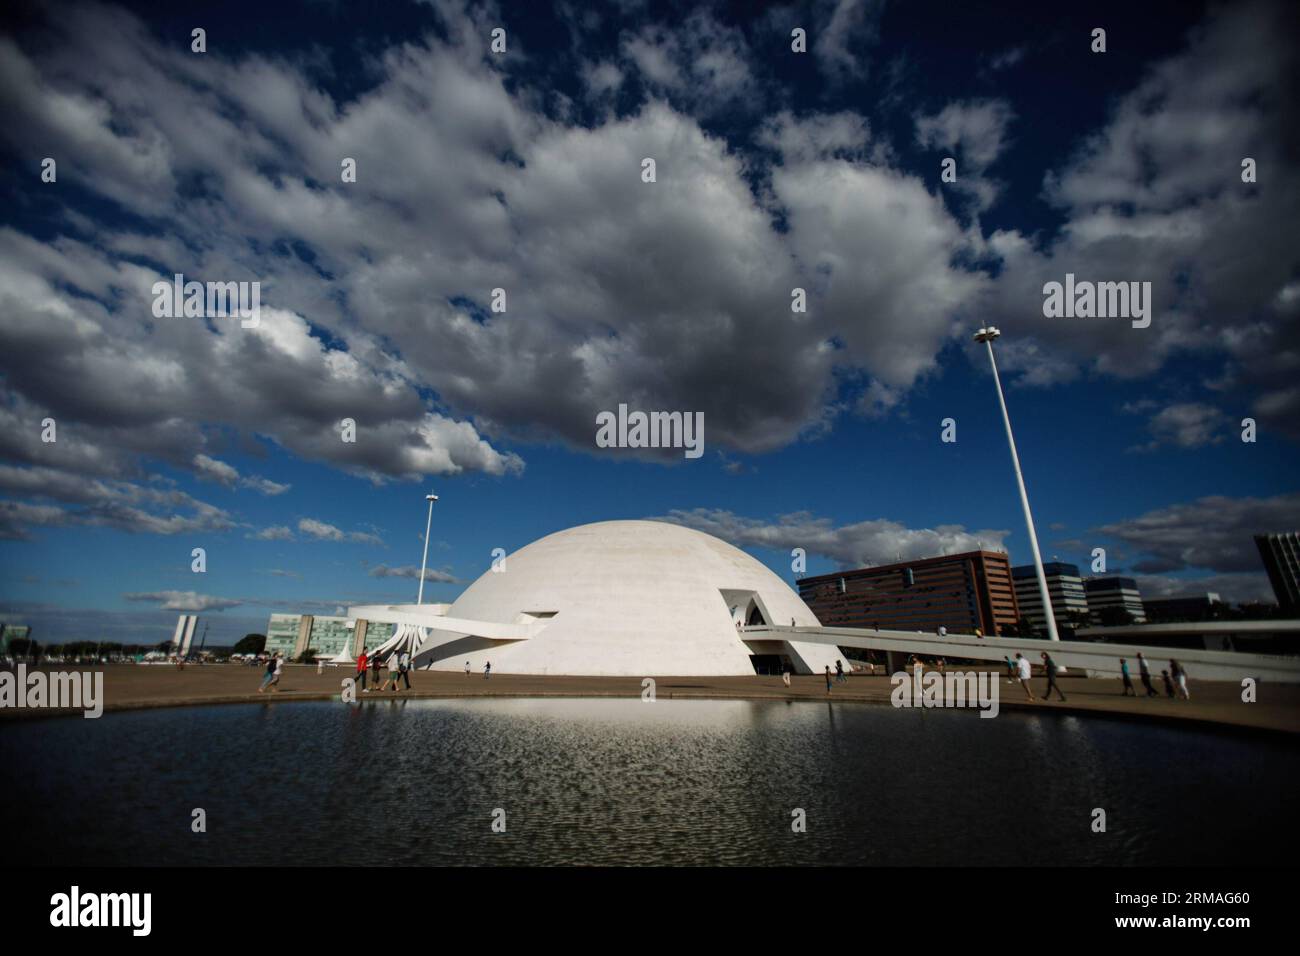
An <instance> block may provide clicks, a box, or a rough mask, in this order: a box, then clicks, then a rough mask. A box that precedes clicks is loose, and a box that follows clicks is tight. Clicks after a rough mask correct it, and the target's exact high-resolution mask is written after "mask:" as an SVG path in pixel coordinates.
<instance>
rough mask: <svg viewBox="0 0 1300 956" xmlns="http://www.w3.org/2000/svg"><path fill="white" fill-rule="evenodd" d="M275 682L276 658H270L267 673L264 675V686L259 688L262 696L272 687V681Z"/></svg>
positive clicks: (267, 662) (267, 661)
mask: <svg viewBox="0 0 1300 956" xmlns="http://www.w3.org/2000/svg"><path fill="white" fill-rule="evenodd" d="M273 680H275V657H274V656H271V657H268V658H267V660H266V673H264V674H263V675H262V686H261V687H259V688H257V692H258V693H259V694H260V693H262V691H264V690H266V689H267V688H268V687H270V686H271V681H273Z"/></svg>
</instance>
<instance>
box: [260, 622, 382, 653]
mask: <svg viewBox="0 0 1300 956" xmlns="http://www.w3.org/2000/svg"><path fill="white" fill-rule="evenodd" d="M304 619H305V620H306V621H307V622H308V625H307V626H308V627H309V628H310V635H309V637H308V639H307V646H306V648H304V650H312V651H314V652H315V653H316V656H317V657H327V658H328V657H337V656H338V655H339V654H340V653H341V652H342V651H343V650H344V649H345V648H346V649H347V652H348V654H349V655H350V656H355V655H356V648H355V647H354V646H353V645H352V639H353V637H354V636H355V635H356V630H355V628H352V627H348V623H349V622H348V619H347V618H346V617H318V616H315V615H311V614H306V615H303V614H272V615H271V619H270V621H269V622H268V623H267V625H266V651H267V653H268V654H283V655H284V656H285V657H287V658H293V657H294V651H295V650H296V649H297V647H298V635H299V634H300V633H301V631H302V626H303V621H304ZM396 630H397V625H396V624H384V623H380V622H369V621H368V622H366V636H365V641H366V647H368V648H374V647H376V646H378V645H379V644H382V643H383V642H384V641H386V640H388V639H389V638H390V637H392V636H393V633H394V632H395V631H396Z"/></svg>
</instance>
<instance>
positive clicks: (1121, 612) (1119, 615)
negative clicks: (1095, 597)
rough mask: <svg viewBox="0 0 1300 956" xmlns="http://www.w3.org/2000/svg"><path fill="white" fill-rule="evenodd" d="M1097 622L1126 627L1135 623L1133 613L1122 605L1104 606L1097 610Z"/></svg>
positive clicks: (1103, 625)
mask: <svg viewBox="0 0 1300 956" xmlns="http://www.w3.org/2000/svg"><path fill="white" fill-rule="evenodd" d="M1097 623H1098V624H1100V625H1101V626H1102V627H1124V626H1125V625H1127V624H1132V623H1133V615H1132V614H1130V613H1129V612H1128V611H1126V610H1125V609H1124V608H1122V607H1104V608H1102V609H1101V610H1099V611H1098V612H1097Z"/></svg>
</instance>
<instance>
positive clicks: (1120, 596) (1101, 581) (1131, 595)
mask: <svg viewBox="0 0 1300 956" xmlns="http://www.w3.org/2000/svg"><path fill="white" fill-rule="evenodd" d="M1083 589H1084V591H1085V592H1086V593H1087V595H1088V614H1089V617H1091V618H1092V622H1093V623H1094V624H1106V623H1120V624H1122V623H1127V622H1125V621H1122V620H1115V619H1114V618H1116V613H1117V612H1116V611H1114V610H1111V609H1118V610H1120V611H1123V612H1124V613H1125V614H1127V615H1128V617H1129V622H1131V623H1133V624H1145V623H1146V620H1147V614H1146V608H1145V607H1143V605H1142V594H1141V592H1139V591H1138V586H1137V582H1136V581H1134V580H1133V579H1132V578H1120V577H1109V578H1089V579H1088V580H1086V581H1084V582H1083Z"/></svg>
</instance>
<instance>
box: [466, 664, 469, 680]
mask: <svg viewBox="0 0 1300 956" xmlns="http://www.w3.org/2000/svg"><path fill="white" fill-rule="evenodd" d="M465 676H466V677H468V676H469V661H466V662H465Z"/></svg>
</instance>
